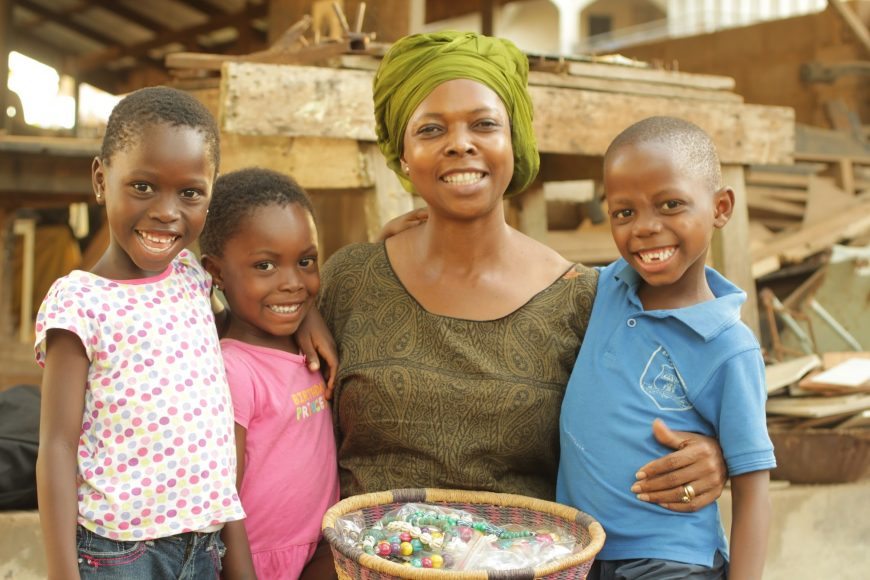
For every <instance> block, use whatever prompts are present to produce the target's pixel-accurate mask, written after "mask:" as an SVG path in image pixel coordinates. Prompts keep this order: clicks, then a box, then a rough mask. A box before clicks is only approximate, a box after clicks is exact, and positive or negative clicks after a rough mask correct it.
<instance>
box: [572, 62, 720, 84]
mask: <svg viewBox="0 0 870 580" xmlns="http://www.w3.org/2000/svg"><path fill="white" fill-rule="evenodd" d="M568 72H569V73H570V74H572V75H577V76H588V77H597V78H603V79H622V80H632V81H646V82H651V83H661V84H668V85H679V86H683V87H695V88H698V89H712V90H722V91H732V90H734V87H735V82H734V79H732V78H731V77H725V76H714V75H703V74H690V73H683V72H674V71H666V70H660V69H653V68H641V67H633V66H622V65H613V64H604V63H588V62H569V63H568Z"/></svg>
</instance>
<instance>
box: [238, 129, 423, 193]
mask: <svg viewBox="0 0 870 580" xmlns="http://www.w3.org/2000/svg"><path fill="white" fill-rule="evenodd" d="M359 147H360V146H359V143H357V142H356V141H354V140H352V139H324V138H319V137H297V138H296V139H288V138H286V137H282V136H275V135H272V136H270V135H239V134H237V133H228V132H226V131H225V132H223V133H222V134H221V172H222V173H226V172H228V171H233V170H236V169H241V168H243V167H251V166H257V167H265V168H267V169H273V170H275V171H280V172H282V173H287V174H288V175H291V176H293V178H294V179H296V181H298V182H299V185H301V186H302V187H304V188H305V189H359V188H369V187H374V185H375V182H374V178H373V176H372V172H371V171H370V170H369V167H368V165H367V163H366V162H365V160H364V159H363V158H362V157H361V155H360V149H359ZM409 209H410V208H409Z"/></svg>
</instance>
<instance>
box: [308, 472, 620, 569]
mask: <svg viewBox="0 0 870 580" xmlns="http://www.w3.org/2000/svg"><path fill="white" fill-rule="evenodd" d="M400 502H417V503H439V502H440V503H471V504H490V505H496V506H504V507H518V508H525V509H529V510H534V511H538V512H541V513H545V514H548V515H551V516H555V517H558V518H561V519H564V520H567V521H572V520H573V521H578V522H579V523H581V524H582V525H584V526H586V528H587V530H588V532H589V536H590V539H589V544H588V545H587V546H586V547H585V548H583V549H582V550H581V551H580V552H577V553H576V554H571V555H570V556H568V557H566V558H563V559H560V560H558V561H555V562H549V563H546V564H543V565H540V566H536V567H535V568H532V569H530V570H531V571H533V572H534V575H535V577H540V576H547V575H549V574H554V573H556V572H560V571H562V570H565V569H567V568H570V567H573V566H577V565H580V564H583V563H585V562H587V561H588V560H590V559H592V558H594V557H595V555H596V554H597V553H598V552H599V551H600V550H601V548H602V547H603V546H604V539H605V533H604V528H603V527H602V526H601V524H600V523H598V521H597V520H595V519H594V518H593V517H592V516H590V515H589V514H587V513H585V512H583V511H580V510H578V509H575V508H572V507H570V506H567V505H564V504H560V503H556V502H553V501H547V500H543V499H538V498H533V497H528V496H523V495H517V494H511V493H498V492H493V491H472V490H452V489H438V488H406V489H393V490H387V491H376V492H372V493H364V494H359V495H353V496H350V497H347V498H345V499H343V500H341V501H339V502H338V503H336V504H335V505H333V506H332V507H331V508H329V510H327V512H326V514H324V516H323V524H322V526H321V529H322V530H323V535H324V537H325V538H326V539H327V541H328V542H329V544H330V546H331V547H332V548H333V549H336V550H338V551H339V552H340V553H341V554H342V555H343V556H344V557H346V558H348V559H349V560H353V561H355V562H357V563H359V564H361V565H363V566H365V567H366V568H369V569H371V570H374V571H376V572H380V573H383V574H390V575H393V576H396V577H399V578H410V579H417V578H432V577H433V575H437V577H438V578H444V579H447V578H456V579H459V578H462V579H463V580H477V579H480V580H486V579H487V578H491V577H492V576H491V572H489V571H486V570H467V571H460V570H435V569H425V568H408V567H407V566H403V565H401V564H397V563H395V562H390V561H389V560H385V559H384V558H379V557H377V556H374V555H371V554H366V553H365V552H361V551H354V550H352V549H351V548H349V547H348V546H346V545H344V544H342V545H338V544H337V542H335V541H334V540H336V539H337V538H338V532H337V531H336V530H335V522H336V520H337V519H338V518H339V517H341V516H343V515H345V514H347V513H350V512H354V511H359V510H362V509H364V508H368V507H373V506H377V505H383V504H391V503H400Z"/></svg>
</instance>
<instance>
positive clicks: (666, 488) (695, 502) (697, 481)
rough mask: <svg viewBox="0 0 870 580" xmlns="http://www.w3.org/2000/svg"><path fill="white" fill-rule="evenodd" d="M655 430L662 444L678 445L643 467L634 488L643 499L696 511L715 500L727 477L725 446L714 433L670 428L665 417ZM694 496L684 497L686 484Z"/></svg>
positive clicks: (632, 487)
mask: <svg viewBox="0 0 870 580" xmlns="http://www.w3.org/2000/svg"><path fill="white" fill-rule="evenodd" d="M653 434H654V435H655V438H656V439H657V440H658V441H659V443H661V444H662V445H667V446H668V447H670V448H672V449H676V451H674V452H673V453H669V454H668V455H665V456H664V457H660V458H658V459H656V460H654V461H651V462H649V463H647V464H646V465H644V466H643V467H641V468H640V469H639V470H638V472H637V475H636V477H637V482H636V483H635V484H634V485H633V486H631V491H632V492H633V493H635V494H637V498H638V499H639V500H641V501H645V502H650V503H656V504H659V505H660V506H662V507H664V508H667V509H669V510H672V511H675V512H694V511H697V510H699V509H701V508H702V507H704V506H706V505H709V504H711V503H713V502H714V501H716V500H717V499H718V498H719V496H720V495H722V490H723V489H725V481H726V480H727V478H728V469H727V467H726V466H725V459H724V458H723V456H722V448H721V447H720V446H719V443H718V442H717V441H716V440H715V439H713V438H712V437H705V436H704V435H699V434H698V433H686V432H683V431H671V430H670V429H669V428H668V427H667V425H665V423H664V421H662V420H661V419H656V420H655V421H653ZM686 485H691V486H692V491H693V492H694V497H690V498H689V501H684V500H683V497H684V496H685V493H686V490H685V486H686Z"/></svg>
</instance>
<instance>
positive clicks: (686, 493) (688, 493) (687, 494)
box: [680, 483, 695, 503]
mask: <svg viewBox="0 0 870 580" xmlns="http://www.w3.org/2000/svg"><path fill="white" fill-rule="evenodd" d="M693 499H695V488H694V487H692V486H691V484H688V483H687V484H686V485H684V486H683V497H681V498H680V501H682V502H683V503H689V502H690V501H692V500H693Z"/></svg>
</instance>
